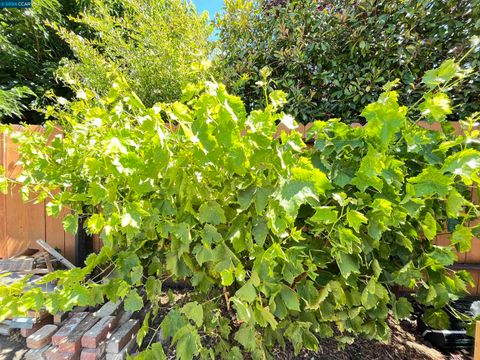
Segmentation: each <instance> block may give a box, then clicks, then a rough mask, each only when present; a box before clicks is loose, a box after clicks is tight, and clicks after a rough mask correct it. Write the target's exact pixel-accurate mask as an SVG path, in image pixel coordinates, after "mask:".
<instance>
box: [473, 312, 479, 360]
mask: <svg viewBox="0 0 480 360" xmlns="http://www.w3.org/2000/svg"><path fill="white" fill-rule="evenodd" d="M473 360H480V320H478V321H477V322H476V324H475V348H474V349H473Z"/></svg>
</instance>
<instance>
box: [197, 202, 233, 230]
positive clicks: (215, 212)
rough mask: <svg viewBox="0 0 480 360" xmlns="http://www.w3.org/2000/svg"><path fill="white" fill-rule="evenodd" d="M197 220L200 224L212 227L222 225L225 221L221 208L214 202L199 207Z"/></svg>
mask: <svg viewBox="0 0 480 360" xmlns="http://www.w3.org/2000/svg"><path fill="white" fill-rule="evenodd" d="M198 219H199V220H200V222H202V223H209V224H212V225H220V224H224V223H225V222H226V221H227V219H226V218H225V212H224V211H223V209H222V207H221V206H220V204H219V203H217V202H216V201H208V202H206V203H204V204H202V206H200V209H199V214H198Z"/></svg>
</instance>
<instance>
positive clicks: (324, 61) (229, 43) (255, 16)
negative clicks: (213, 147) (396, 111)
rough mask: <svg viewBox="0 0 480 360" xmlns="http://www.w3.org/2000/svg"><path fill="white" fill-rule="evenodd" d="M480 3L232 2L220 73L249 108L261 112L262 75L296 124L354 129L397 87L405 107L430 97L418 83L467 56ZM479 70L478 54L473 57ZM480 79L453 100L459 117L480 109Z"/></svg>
mask: <svg viewBox="0 0 480 360" xmlns="http://www.w3.org/2000/svg"><path fill="white" fill-rule="evenodd" d="M479 19H480V2H479V1H478V0H474V1H467V0H460V1H457V0H441V1H431V0H423V1H416V0H407V1H375V0H357V1H343V0H333V1H322V0H301V1H300V0H282V1H278V0H277V1H273V0H227V1H226V3H225V12H224V14H223V15H221V16H220V17H219V18H218V19H217V23H218V26H219V27H220V41H219V51H218V54H219V56H218V60H217V71H218V73H219V74H220V78H221V79H222V80H224V81H225V82H226V83H227V84H228V86H229V88H230V89H231V90H232V91H233V92H235V93H237V94H239V95H241V96H242V98H244V99H245V101H246V104H247V106H248V108H249V109H252V108H255V107H258V106H259V105H260V104H262V103H263V90H262V89H261V86H260V87H259V86H258V84H257V82H258V81H259V80H262V79H261V76H260V75H259V71H260V69H262V68H263V67H265V66H267V67H269V68H270V69H271V77H270V79H271V86H272V87H273V88H276V89H281V90H284V91H285V92H286V93H288V94H289V96H290V99H289V104H288V105H287V111H288V112H289V113H291V114H293V115H294V116H295V117H296V118H297V119H298V120H299V121H301V122H303V123H307V122H310V121H314V120H317V119H323V120H325V119H329V118H334V117H339V118H342V119H343V121H346V122H351V121H358V120H361V119H360V118H359V117H358V114H360V112H361V110H362V109H363V107H364V106H365V105H366V104H368V103H370V102H372V101H374V99H376V98H377V97H378V95H379V94H380V93H381V92H382V89H381V87H382V84H384V83H385V82H387V81H393V80H394V79H396V78H399V79H401V80H402V82H404V83H405V84H407V85H408V87H409V89H408V90H407V91H406V92H405V93H404V94H403V97H402V100H403V101H404V102H405V103H406V104H413V103H415V102H416V101H417V100H418V99H419V98H420V97H421V93H422V91H423V90H424V89H422V86H421V83H420V79H419V77H420V76H421V74H423V73H424V72H425V71H427V70H428V69H430V68H432V67H433V66H438V64H440V63H441V62H442V61H443V60H445V59H446V58H448V57H451V56H458V55H459V54H462V53H463V52H464V49H465V46H466V44H468V39H469V37H471V36H473V35H479V34H480V20H479ZM469 62H470V63H471V64H472V65H474V66H477V65H479V64H480V52H476V53H475V54H473V55H472V56H471V57H470V58H469ZM479 89H480V75H478V74H477V75H476V76H475V77H473V78H472V81H471V82H470V83H469V84H467V85H466V86H465V87H464V88H463V89H462V90H461V91H457V92H455V93H454V94H453V98H454V101H455V103H458V104H459V106H461V110H462V111H460V116H464V115H465V114H468V113H470V112H472V111H476V109H478V106H479V104H480V92H479Z"/></svg>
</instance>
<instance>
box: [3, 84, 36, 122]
mask: <svg viewBox="0 0 480 360" xmlns="http://www.w3.org/2000/svg"><path fill="white" fill-rule="evenodd" d="M29 96H35V93H34V92H32V91H31V90H30V89H29V88H27V87H25V86H18V87H14V88H12V89H10V90H2V89H0V120H1V119H3V118H5V117H7V116H16V117H20V116H21V115H22V111H23V110H24V109H25V106H24V105H23V104H22V100H23V99H25V98H28V97H29Z"/></svg>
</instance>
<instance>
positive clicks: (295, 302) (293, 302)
mask: <svg viewBox="0 0 480 360" xmlns="http://www.w3.org/2000/svg"><path fill="white" fill-rule="evenodd" d="M280 296H281V297H282V300H283V302H284V303H285V306H286V307H287V309H289V310H294V311H300V299H299V297H298V294H297V293H296V292H295V291H293V290H292V289H291V288H289V287H288V286H284V287H282V290H280Z"/></svg>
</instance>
